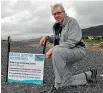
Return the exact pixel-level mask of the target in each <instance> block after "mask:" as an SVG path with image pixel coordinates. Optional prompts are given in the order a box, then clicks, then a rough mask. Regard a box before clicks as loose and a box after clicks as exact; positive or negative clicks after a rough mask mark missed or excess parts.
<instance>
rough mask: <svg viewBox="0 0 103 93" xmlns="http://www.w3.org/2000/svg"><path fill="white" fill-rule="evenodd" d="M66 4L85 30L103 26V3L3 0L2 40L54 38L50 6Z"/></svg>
mask: <svg viewBox="0 0 103 93" xmlns="http://www.w3.org/2000/svg"><path fill="white" fill-rule="evenodd" d="M55 3H62V4H63V5H64V8H65V10H66V13H67V14H68V15H69V16H71V17H74V18H76V19H77V21H78V23H79V25H80V27H81V28H88V27H91V26H97V25H103V1H90V0H89V1H87V0H86V1H78V0H76V1H74V0H28V1H27V0H26V1H24V0H8V1H7V0H6V1H5V0H2V1H1V39H7V37H8V36H11V39H12V40H26V39H33V38H38V37H40V36H43V35H52V26H53V23H54V22H55V20H54V19H53V16H52V15H51V8H50V5H53V4H55Z"/></svg>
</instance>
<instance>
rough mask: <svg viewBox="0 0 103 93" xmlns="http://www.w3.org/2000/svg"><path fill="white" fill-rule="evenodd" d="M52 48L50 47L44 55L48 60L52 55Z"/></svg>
mask: <svg viewBox="0 0 103 93" xmlns="http://www.w3.org/2000/svg"><path fill="white" fill-rule="evenodd" d="M53 50H54V48H51V49H50V50H49V51H48V52H47V53H46V55H45V58H46V60H49V59H50V58H51V56H52V52H53Z"/></svg>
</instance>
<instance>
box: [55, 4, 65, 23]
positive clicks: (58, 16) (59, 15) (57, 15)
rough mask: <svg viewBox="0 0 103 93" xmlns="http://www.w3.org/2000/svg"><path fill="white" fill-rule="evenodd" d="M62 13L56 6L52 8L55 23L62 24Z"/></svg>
mask: <svg viewBox="0 0 103 93" xmlns="http://www.w3.org/2000/svg"><path fill="white" fill-rule="evenodd" d="M64 15H65V13H64V11H63V10H62V9H61V8H60V6H57V7H55V8H54V10H53V16H54V18H55V20H56V21H57V23H60V24H62V23H63V20H64Z"/></svg>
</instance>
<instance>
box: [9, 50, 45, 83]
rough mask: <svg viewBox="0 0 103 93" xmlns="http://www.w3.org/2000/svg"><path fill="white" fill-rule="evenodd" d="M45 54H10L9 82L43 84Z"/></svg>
mask: <svg viewBox="0 0 103 93" xmlns="http://www.w3.org/2000/svg"><path fill="white" fill-rule="evenodd" d="M43 74H44V54H32V53H15V52H9V66H8V82H20V83H32V84H43Z"/></svg>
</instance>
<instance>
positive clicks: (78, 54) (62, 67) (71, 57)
mask: <svg viewBox="0 0 103 93" xmlns="http://www.w3.org/2000/svg"><path fill="white" fill-rule="evenodd" d="M84 56H85V48H83V47H76V48H73V49H67V48H63V47H58V46H56V47H55V48H54V51H53V53H52V63H53V69H54V74H55V86H58V85H59V87H62V86H69V85H72V86H75V85H84V84H86V83H87V81H86V77H85V74H84V73H81V74H78V75H72V67H73V64H74V63H75V62H78V61H80V60H81V59H83V58H84ZM87 73H89V72H87ZM56 84H58V85H56Z"/></svg>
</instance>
